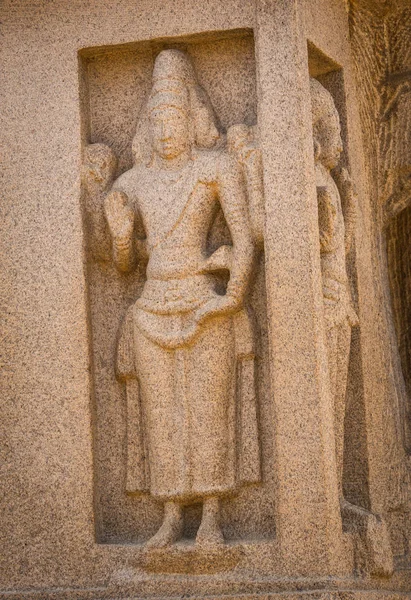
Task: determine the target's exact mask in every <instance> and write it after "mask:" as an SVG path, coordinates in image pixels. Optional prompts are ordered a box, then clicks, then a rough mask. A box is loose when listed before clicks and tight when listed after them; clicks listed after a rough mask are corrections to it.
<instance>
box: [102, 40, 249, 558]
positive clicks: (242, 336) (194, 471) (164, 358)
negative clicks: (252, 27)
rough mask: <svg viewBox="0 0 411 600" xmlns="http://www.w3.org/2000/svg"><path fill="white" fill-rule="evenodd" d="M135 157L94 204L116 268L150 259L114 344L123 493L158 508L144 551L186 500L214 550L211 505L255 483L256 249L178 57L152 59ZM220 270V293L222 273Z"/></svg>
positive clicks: (204, 108) (209, 116)
mask: <svg viewBox="0 0 411 600" xmlns="http://www.w3.org/2000/svg"><path fill="white" fill-rule="evenodd" d="M133 152H134V157H135V164H134V166H133V168H132V169H130V170H129V171H127V172H125V173H124V174H123V175H121V176H120V177H119V178H118V179H117V180H116V182H115V183H114V185H113V188H112V191H111V192H110V193H109V194H108V195H107V197H106V200H105V214H106V218H107V223H108V226H109V230H110V234H111V240H112V248H113V258H114V262H115V264H116V265H117V267H118V269H119V270H120V271H122V272H127V271H130V270H132V269H134V268H135V266H136V264H137V262H138V261H139V259H140V250H142V251H143V252H145V253H147V254H148V264H147V268H146V281H145V284H144V288H143V291H142V294H141V296H140V297H139V298H138V299H137V301H136V302H135V303H134V304H133V305H132V306H131V307H130V308H129V310H128V312H127V315H126V318H125V320H124V323H123V327H122V331H121V335H120V341H119V346H118V359H117V371H118V376H119V378H120V379H121V380H123V381H125V383H126V388H127V398H128V399H127V402H128V404H129V406H128V415H130V414H133V415H134V416H135V420H136V422H137V426H136V427H133V431H134V433H132V432H131V429H132V428H131V427H130V424H128V425H129V435H135V436H136V438H135V439H134V443H133V445H132V449H131V450H130V452H131V456H132V457H133V464H131V463H130V457H129V460H128V469H134V475H133V476H130V474H128V490H129V491H134V492H138V491H140V492H144V491H148V492H149V493H150V494H152V495H153V496H154V497H155V498H157V499H158V500H159V501H161V502H162V503H164V520H163V523H162V525H161V527H160V529H159V531H158V532H157V533H156V534H155V535H154V536H153V537H152V538H151V540H149V541H148V542H147V547H148V548H150V549H155V548H162V547H166V546H169V545H170V544H172V543H174V542H176V541H177V540H178V539H179V538H180V537H181V535H182V530H183V507H184V505H186V504H189V503H192V502H202V504H203V516H202V521H201V525H200V528H199V530H198V533H197V537H196V544H197V545H200V546H202V547H210V546H216V545H217V546H218V545H221V544H222V543H223V542H224V538H223V534H222V531H221V528H220V524H219V503H220V498H221V497H224V496H230V495H232V494H234V493H236V491H237V490H238V489H239V487H240V486H241V485H243V484H245V483H256V482H258V481H259V480H260V456H259V443H258V430H257V415H256V398H255V386H254V346H253V331H252V326H251V322H250V320H249V317H248V314H247V312H246V309H245V308H244V301H245V298H246V294H247V290H248V286H249V282H250V278H251V274H252V266H253V255H254V249H253V239H252V233H251V226H250V219H249V214H248V209H247V200H246V189H245V184H244V181H243V177H242V174H241V169H240V167H239V165H238V163H237V161H236V160H235V159H234V158H233V157H231V156H230V154H229V153H227V152H226V151H225V150H224V149H223V148H222V141H221V136H220V132H219V130H218V128H217V124H216V120H215V117H214V114H213V111H212V108H211V105H210V102H209V100H208V98H207V96H206V94H205V92H204V90H202V88H201V87H200V86H199V85H198V83H197V81H196V77H195V73H194V70H193V67H192V65H191V63H190V61H189V59H188V57H187V55H186V54H184V53H183V52H180V51H178V50H164V51H162V52H161V53H160V54H159V55H158V56H157V59H156V61H155V65H154V71H153V85H152V89H151V93H150V95H149V99H148V102H147V104H146V105H145V107H144V108H143V111H142V113H141V115H140V118H139V122H138V125H137V132H136V136H135V139H134V142H133ZM220 206H221V208H222V210H223V213H224V217H225V220H226V222H227V225H228V229H229V231H230V235H231V240H232V244H231V245H223V246H220V247H219V248H218V249H217V250H216V251H215V252H214V253H212V254H211V255H210V254H209V253H208V251H207V238H208V233H209V231H210V228H211V227H212V223H213V220H214V218H215V215H216V213H217V211H218V209H219V207H220ZM137 225H141V226H142V228H143V229H144V232H145V235H146V238H145V239H144V240H142V239H137V236H136V230H137ZM227 271H228V272H229V280H228V283H227V285H226V289H225V293H224V294H222V295H221V294H220V293H217V291H216V290H217V289H220V288H219V286H218V284H219V277H220V274H221V273H222V272H227ZM236 415H237V416H236ZM136 432H137V433H136Z"/></svg>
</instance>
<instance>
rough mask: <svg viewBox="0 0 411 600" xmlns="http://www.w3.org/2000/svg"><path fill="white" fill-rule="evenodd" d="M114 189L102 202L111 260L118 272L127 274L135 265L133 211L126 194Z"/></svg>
mask: <svg viewBox="0 0 411 600" xmlns="http://www.w3.org/2000/svg"><path fill="white" fill-rule="evenodd" d="M113 187H114V189H112V191H111V192H109V194H108V195H107V196H106V198H105V200H104V212H105V216H106V219H107V224H108V227H109V230H110V235H111V240H112V248H113V260H114V264H115V265H116V267H117V268H118V269H119V271H122V272H125V273H127V272H129V271H131V270H132V269H133V267H134V264H135V252H134V239H133V238H134V235H133V234H134V211H133V209H132V207H131V206H130V203H129V199H128V197H127V194H126V193H125V192H123V191H120V190H119V189H115V187H116V184H114V186H113Z"/></svg>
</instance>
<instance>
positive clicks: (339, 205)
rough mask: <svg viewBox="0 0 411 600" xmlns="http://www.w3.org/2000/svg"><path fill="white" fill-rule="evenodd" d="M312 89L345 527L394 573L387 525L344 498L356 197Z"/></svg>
mask: <svg viewBox="0 0 411 600" xmlns="http://www.w3.org/2000/svg"><path fill="white" fill-rule="evenodd" d="M310 87H311V106H312V117H313V137H314V156H315V176H316V185H317V198H318V220H319V233H320V252H321V274H322V285H323V302H324V320H325V330H326V344H327V350H328V369H329V375H330V387H331V393H332V398H333V402H334V434H335V447H336V463H337V475H338V491H339V496H340V505H341V512H342V518H343V525H344V528H345V529H346V530H347V531H351V532H352V533H355V534H357V535H356V540H357V544H358V545H359V549H358V554H360V555H361V556H362V561H363V563H364V564H363V565H362V566H363V567H364V569H365V570H368V571H370V572H372V573H374V574H379V575H389V574H391V573H392V570H393V558H392V552H391V547H390V540H389V534H388V529H387V526H386V523H385V522H384V520H383V519H382V518H381V517H380V516H379V515H374V514H373V513H370V512H369V511H367V510H365V509H363V508H361V507H358V506H355V505H353V504H351V503H350V502H348V501H347V500H345V499H344V494H343V458H344V456H343V455H344V417H345V406H346V403H345V397H346V389H347V377H348V363H349V355H350V342H351V328H352V327H353V326H356V325H358V317H357V315H356V313H355V311H354V309H353V307H352V303H351V294H350V287H349V280H348V275H347V267H346V255H347V253H348V252H349V250H350V247H351V242H352V237H353V231H354V225H355V214H356V210H355V196H354V192H353V185H352V182H351V179H350V176H349V174H348V172H347V170H346V169H344V168H342V167H340V166H339V161H340V155H341V152H342V150H343V142H342V139H341V128H340V120H339V116H338V112H337V109H336V107H335V104H334V100H333V98H332V96H331V94H330V93H329V92H328V91H327V90H326V89H325V88H324V87H323V86H322V85H321V84H320V83H319V82H318V81H317V80H316V79H314V78H311V80H310Z"/></svg>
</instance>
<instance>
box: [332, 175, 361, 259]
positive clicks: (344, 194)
mask: <svg viewBox="0 0 411 600" xmlns="http://www.w3.org/2000/svg"><path fill="white" fill-rule="evenodd" d="M333 176H334V180H335V183H336V184H337V187H338V191H339V192H340V198H341V208H342V211H343V215H344V225H345V252H346V254H348V252H349V251H350V249H351V246H352V243H353V238H354V232H355V225H356V221H357V196H356V193H355V188H354V184H353V181H352V179H351V176H350V174H349V172H348V171H347V169H346V168H345V167H341V168H337V169H334V171H333Z"/></svg>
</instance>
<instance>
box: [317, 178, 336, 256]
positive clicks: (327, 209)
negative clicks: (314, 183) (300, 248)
mask: <svg viewBox="0 0 411 600" xmlns="http://www.w3.org/2000/svg"><path fill="white" fill-rule="evenodd" d="M317 200H318V225H319V230H320V249H321V252H332V251H333V250H334V246H333V237H334V229H335V208H334V206H333V203H332V200H331V197H330V193H329V191H328V189H327V187H325V186H324V187H323V186H318V187H317Z"/></svg>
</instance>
